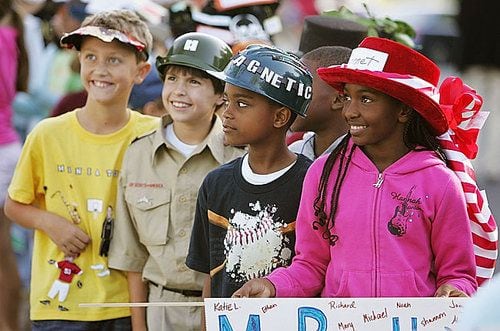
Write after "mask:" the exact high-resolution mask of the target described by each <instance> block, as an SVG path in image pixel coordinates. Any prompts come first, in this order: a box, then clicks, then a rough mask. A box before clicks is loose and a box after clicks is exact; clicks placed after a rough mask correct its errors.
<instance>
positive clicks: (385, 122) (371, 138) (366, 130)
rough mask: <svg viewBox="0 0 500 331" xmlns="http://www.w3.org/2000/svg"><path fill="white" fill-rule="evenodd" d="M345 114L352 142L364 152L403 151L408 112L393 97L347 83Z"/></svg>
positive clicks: (343, 111)
mask: <svg viewBox="0 0 500 331" xmlns="http://www.w3.org/2000/svg"><path fill="white" fill-rule="evenodd" d="M343 98H344V99H345V105H344V109H343V110H342V114H343V115H344V117H345V119H346V121H347V124H348V128H349V132H350V134H351V136H352V140H353V141H354V143H355V144H357V145H359V146H363V147H364V150H365V151H367V152H368V151H374V152H375V151H376V150H378V149H380V150H384V149H388V150H398V151H399V150H401V148H402V146H404V142H403V133H404V127H405V123H406V122H407V121H408V112H409V111H408V109H407V108H406V107H404V105H403V104H402V103H401V102H400V101H398V100H396V99H394V98H392V97H391V96H389V95H387V94H384V93H382V92H379V91H377V90H374V89H371V88H369V87H365V86H361V85H356V84H345V87H344V94H343Z"/></svg>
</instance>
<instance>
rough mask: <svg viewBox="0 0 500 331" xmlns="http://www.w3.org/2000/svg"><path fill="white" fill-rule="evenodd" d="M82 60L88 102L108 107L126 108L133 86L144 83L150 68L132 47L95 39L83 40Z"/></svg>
mask: <svg viewBox="0 0 500 331" xmlns="http://www.w3.org/2000/svg"><path fill="white" fill-rule="evenodd" d="M79 59H80V65H81V69H80V76H81V79H82V82H83V86H84V87H85V89H86V90H87V92H88V99H89V101H91V102H92V101H95V102H97V103H101V104H105V105H112V104H114V105H122V104H125V105H126V104H127V103H128V99H129V96H130V91H131V90H132V87H133V85H134V84H139V83H141V82H142V81H143V80H144V78H145V77H146V75H147V74H148V72H149V70H150V67H151V66H150V64H149V63H147V62H138V61H137V57H136V54H135V52H134V51H133V49H132V48H130V47H129V46H126V45H124V44H122V43H120V42H118V41H116V40H113V41H112V42H109V43H107V42H104V41H101V40H99V39H98V38H94V37H86V38H84V39H83V41H82V44H81V49H80V53H79Z"/></svg>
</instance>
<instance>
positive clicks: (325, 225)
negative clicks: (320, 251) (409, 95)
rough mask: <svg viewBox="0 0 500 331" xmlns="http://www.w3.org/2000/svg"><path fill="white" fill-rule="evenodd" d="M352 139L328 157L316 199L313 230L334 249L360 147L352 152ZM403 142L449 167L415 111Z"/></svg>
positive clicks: (436, 143)
mask: <svg viewBox="0 0 500 331" xmlns="http://www.w3.org/2000/svg"><path fill="white" fill-rule="evenodd" d="M402 106H403V107H407V106H406V105H404V104H402ZM350 137H351V136H350V134H347V135H346V136H345V137H344V139H342V141H341V142H340V144H339V145H338V146H337V147H336V148H335V149H334V150H333V151H332V152H331V153H330V155H328V158H327V160H326V162H325V165H324V166H323V171H322V173H321V177H320V181H319V185H318V193H317V196H316V198H315V199H314V216H315V217H316V219H315V220H314V221H313V223H312V227H313V229H314V230H317V231H321V230H322V231H323V233H322V237H323V239H325V240H327V241H328V243H329V244H330V245H331V246H335V244H336V243H337V241H338V240H339V236H338V235H337V234H335V233H334V231H333V228H334V226H335V214H336V213H337V209H338V207H339V206H338V202H339V196H340V188H341V187H342V184H343V182H344V179H345V177H346V174H347V170H348V168H349V165H350V163H351V157H352V154H353V152H354V150H355V148H356V147H357V145H355V144H352V146H351V148H348V146H349V140H350ZM403 142H404V144H405V145H406V146H407V147H408V148H409V149H410V150H414V151H429V150H431V151H434V152H435V153H436V155H437V156H438V157H439V158H440V159H441V160H443V161H444V162H445V163H447V159H446V156H445V154H444V152H443V150H442V149H441V147H440V145H439V142H438V140H437V138H436V136H435V135H434V134H433V131H432V128H431V127H430V125H429V124H428V123H427V121H426V120H424V118H423V117H422V116H421V115H420V114H419V113H418V112H416V111H415V110H413V109H410V119H409V121H408V122H406V124H405V127H404V131H403ZM337 160H338V162H339V165H338V171H337V175H336V176H335V183H334V186H333V190H332V194H331V196H330V211H329V212H328V213H327V209H326V201H327V186H328V179H329V177H330V175H331V173H332V169H333V166H334V164H335V163H336V162H337Z"/></svg>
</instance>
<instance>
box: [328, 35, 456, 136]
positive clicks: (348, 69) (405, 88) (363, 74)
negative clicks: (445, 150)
mask: <svg viewBox="0 0 500 331" xmlns="http://www.w3.org/2000/svg"><path fill="white" fill-rule="evenodd" d="M439 74H440V70H439V67H438V66H437V65H436V64H435V63H434V62H432V61H431V60H429V59H428V58H426V57H425V56H424V55H422V54H420V53H419V52H417V51H415V50H413V49H411V48H409V47H407V46H405V45H403V44H400V43H398V42H395V41H392V40H389V39H385V38H377V37H367V38H365V39H363V41H362V42H361V43H360V44H359V46H358V47H357V48H355V49H353V51H352V53H351V57H350V59H349V62H348V63H345V64H342V65H337V66H331V67H328V68H319V69H318V75H319V76H320V77H321V79H323V80H324V81H325V82H327V83H328V84H329V85H331V86H332V87H334V88H335V89H337V90H338V91H340V92H342V91H343V89H344V84H346V83H351V84H358V85H363V86H366V87H370V88H373V89H376V90H378V91H380V92H383V93H385V94H387V95H390V96H392V97H393V98H396V99H398V100H400V101H402V102H403V103H405V104H406V105H408V106H410V107H412V108H413V109H415V110H416V111H417V112H418V113H419V114H420V115H422V117H423V118H424V119H425V120H426V121H427V122H428V123H429V124H430V126H431V127H432V128H433V129H434V133H435V134H436V135H441V134H442V133H444V132H446V131H447V130H448V121H447V119H446V116H445V113H444V112H443V110H442V109H441V107H440V106H439V89H438V87H437V85H438V82H439Z"/></svg>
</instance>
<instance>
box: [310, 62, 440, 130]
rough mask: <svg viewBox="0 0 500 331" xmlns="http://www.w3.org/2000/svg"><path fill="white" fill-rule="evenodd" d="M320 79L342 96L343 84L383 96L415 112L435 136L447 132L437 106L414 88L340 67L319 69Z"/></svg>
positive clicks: (368, 72) (370, 73)
mask: <svg viewBox="0 0 500 331" xmlns="http://www.w3.org/2000/svg"><path fill="white" fill-rule="evenodd" d="M317 72H318V75H319V77H320V78H321V79H322V80H324V81H325V82H326V83H328V84H329V85H330V86H332V87H333V88H335V89H336V90H337V91H339V92H342V91H343V89H344V85H345V84H347V83H348V84H357V85H363V86H366V87H370V88H373V89H375V90H377V91H380V92H382V93H385V94H387V95H389V96H391V97H393V98H395V99H398V100H399V101H401V102H403V103H404V104H406V105H408V106H410V107H411V108H413V109H415V111H417V112H418V113H419V114H420V115H421V116H422V117H423V118H424V119H425V120H426V121H427V122H428V123H429V125H430V126H431V128H432V129H433V130H434V133H435V134H436V135H438V136H439V135H441V134H443V133H445V132H446V131H447V130H448V121H447V120H446V116H445V114H444V113H443V111H442V109H441V107H440V106H439V104H438V102H437V101H435V100H434V99H432V98H431V97H430V96H428V95H426V94H424V93H422V92H420V91H418V90H417V89H415V87H412V86H409V85H406V84H403V83H401V82H399V81H396V80H393V79H390V78H387V77H385V73H380V74H379V73H377V72H373V71H369V70H359V69H349V68H345V67H341V66H334V67H328V68H319V69H318V70H317Z"/></svg>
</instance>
